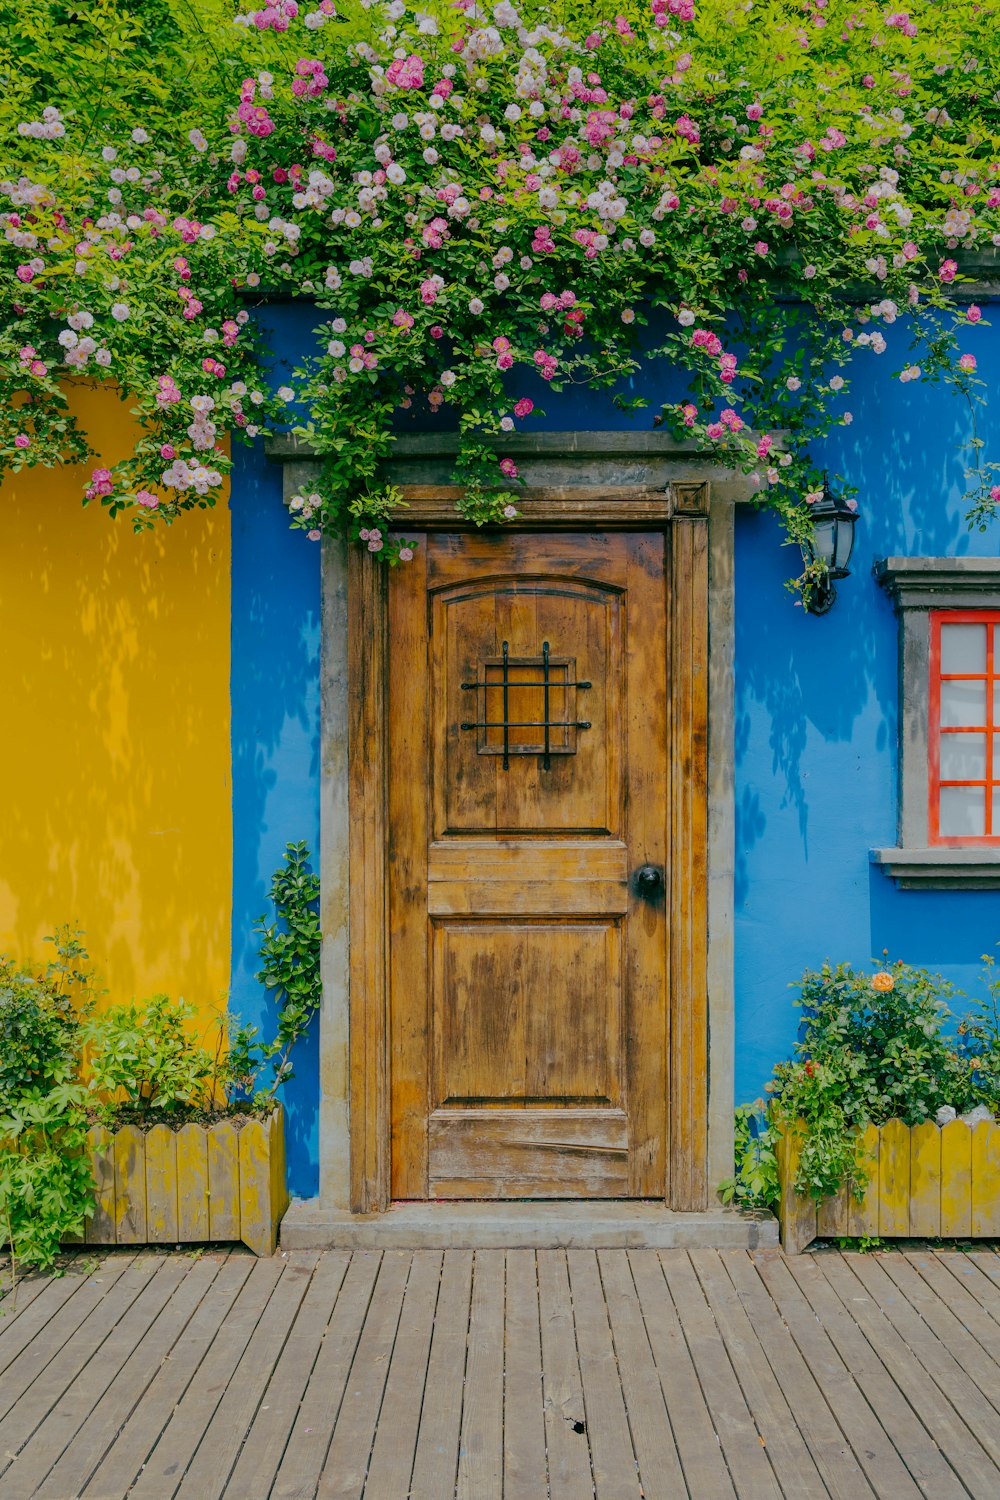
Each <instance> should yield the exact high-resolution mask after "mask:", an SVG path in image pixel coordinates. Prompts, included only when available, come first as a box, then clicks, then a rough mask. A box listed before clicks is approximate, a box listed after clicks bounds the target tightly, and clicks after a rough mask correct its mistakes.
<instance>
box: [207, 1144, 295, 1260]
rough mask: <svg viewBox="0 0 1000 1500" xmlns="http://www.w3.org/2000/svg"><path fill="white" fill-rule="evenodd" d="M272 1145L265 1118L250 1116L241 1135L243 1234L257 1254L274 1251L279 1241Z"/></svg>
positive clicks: (241, 1229) (272, 1252) (241, 1216)
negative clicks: (273, 1200) (274, 1211)
mask: <svg viewBox="0 0 1000 1500" xmlns="http://www.w3.org/2000/svg"><path fill="white" fill-rule="evenodd" d="M269 1146H270V1142H269V1140H268V1133H267V1127H266V1125H265V1124H264V1122H263V1121H262V1120H248V1121H247V1123H246V1124H245V1125H244V1126H243V1128H242V1129H241V1131H240V1135H239V1154H240V1188H239V1192H240V1212H239V1218H240V1238H241V1239H242V1241H243V1243H244V1244H245V1245H248V1246H249V1247H250V1249H251V1250H252V1251H253V1252H254V1254H255V1255H273V1254H274V1250H275V1245H276V1244H277V1235H278V1225H277V1223H276V1222H275V1219H274V1215H273V1214H272V1212H271V1163H270V1150H269ZM209 1203H210V1204H211V1199H210V1200H209ZM210 1222H211V1220H210Z"/></svg>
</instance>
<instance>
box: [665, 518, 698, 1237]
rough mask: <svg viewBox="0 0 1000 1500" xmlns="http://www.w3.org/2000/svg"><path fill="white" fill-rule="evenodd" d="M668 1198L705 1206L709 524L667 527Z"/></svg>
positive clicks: (675, 1204)
mask: <svg viewBox="0 0 1000 1500" xmlns="http://www.w3.org/2000/svg"><path fill="white" fill-rule="evenodd" d="M667 602H668V606H669V611H670V629H669V636H670V642H669V649H670V670H669V672H668V680H669V684H670V736H671V753H670V796H669V808H670V812H669V817H670V823H669V828H670V837H669V849H670V860H671V868H670V920H669V930H670V953H669V962H670V983H669V995H670V1081H669V1086H668V1091H667V1092H668V1099H669V1101H670V1103H669V1110H670V1118H669V1124H668V1136H669V1142H670V1146H669V1151H670V1156H669V1169H668V1202H669V1203H670V1206H671V1208H674V1209H677V1210H699V1209H704V1208H706V1207H707V1205H708V1177H707V1152H708V1130H707V1115H706V1110H707V1096H706V1091H705V1084H706V1079H707V1077H708V998H707V995H708V990H707V973H708V968H707V956H708V879H707V847H708V844H707V829H708V791H707V788H708V697H707V694H708V522H707V520H705V519H704V518H701V517H699V518H697V519H696V518H690V519H688V518H685V519H684V520H681V521H678V522H677V523H676V524H675V525H674V526H672V527H671V531H670V576H669V583H668V588H667Z"/></svg>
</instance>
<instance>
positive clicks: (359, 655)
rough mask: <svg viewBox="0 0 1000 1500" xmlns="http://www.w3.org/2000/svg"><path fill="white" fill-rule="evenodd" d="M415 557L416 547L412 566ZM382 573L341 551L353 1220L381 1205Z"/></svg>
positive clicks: (353, 550) (385, 1110) (384, 1102)
mask: <svg viewBox="0 0 1000 1500" xmlns="http://www.w3.org/2000/svg"><path fill="white" fill-rule="evenodd" d="M424 552H425V549H424V548H423V547H420V548H418V550H417V553H416V555H415V557H414V563H417V560H418V559H422V558H423V556H424ZM418 565H419V564H418ZM409 566H411V565H409V564H408V567H409ZM388 572H389V569H388V568H386V567H385V566H384V565H383V564H382V563H380V562H378V561H377V559H376V558H375V557H373V556H372V555H371V554H370V553H367V552H363V551H362V550H361V548H360V547H349V548H348V551H347V658H348V665H347V670H348V755H347V766H348V800H349V805H350V850H349V857H350V870H351V880H350V934H351V937H350V1011H351V1014H350V1094H351V1099H350V1104H351V1108H350V1119H351V1207H352V1208H353V1209H354V1210H355V1212H356V1213H371V1212H373V1211H377V1210H380V1209H384V1208H387V1207H388V1203H389V1101H388V1097H387V1095H388V1080H387V1077H386V1071H385V1057H386V1036H387V1030H388V1016H387V999H388V996H387V984H386V974H387V957H388V955H387V951H386V949H387V941H388V934H387V930H386V899H387V895H386V893H387V881H386V846H385V840H386V830H387V828H388V817H387V812H388V808H387V801H388V763H389V757H388V671H389V663H390V661H391V656H390V653H389V649H388V645H389V643H388V628H387V624H388V619H387V617H388V606H387V592H386V591H387V587H388V578H387V575H388ZM404 572H405V570H404Z"/></svg>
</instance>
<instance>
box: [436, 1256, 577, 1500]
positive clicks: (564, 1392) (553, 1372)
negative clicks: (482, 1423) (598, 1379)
mask: <svg viewBox="0 0 1000 1500" xmlns="http://www.w3.org/2000/svg"><path fill="white" fill-rule="evenodd" d="M537 1258H538V1309H539V1319H540V1322H541V1333H542V1385H543V1393H544V1401H545V1437H546V1448H547V1451H548V1460H549V1489H550V1493H551V1496H552V1500H580V1497H584V1496H590V1495H592V1494H593V1479H592V1476H591V1471H590V1450H589V1445H588V1442H587V1437H586V1432H587V1414H586V1410H585V1408H584V1404H583V1385H582V1382H581V1379H580V1362H579V1356H578V1353H577V1347H576V1330H575V1328H574V1323H573V1303H572V1300H571V1298H570V1288H569V1274H568V1270H567V1265H566V1254H565V1251H562V1250H539V1251H538V1257H537ZM428 1500H429V1497H428Z"/></svg>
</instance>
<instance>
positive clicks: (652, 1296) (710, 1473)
mask: <svg viewBox="0 0 1000 1500" xmlns="http://www.w3.org/2000/svg"><path fill="white" fill-rule="evenodd" d="M628 1259H629V1267H630V1269H631V1271H632V1276H633V1279H634V1281H635V1287H636V1291H637V1292H638V1294H639V1303H640V1306H641V1307H642V1316H643V1322H644V1323H645V1325H646V1334H647V1337H648V1338H649V1345H650V1349H651V1351H652V1355H653V1361H654V1363H655V1365H656V1371H657V1375H658V1376H659V1381H660V1387H661V1389H662V1391H663V1399H664V1401H665V1403H666V1407H667V1411H668V1412H669V1413H670V1419H671V1422H672V1424H673V1431H674V1436H675V1439H676V1442H677V1451H678V1454H679V1455H680V1460H681V1467H682V1469H683V1471H684V1478H685V1480H686V1482H687V1486H688V1489H689V1490H690V1492H691V1494H692V1496H694V1495H699V1496H700V1495H705V1496H708V1495H711V1496H712V1500H716V1497H718V1500H724V1497H731V1496H733V1495H734V1494H735V1490H734V1489H733V1485H732V1481H731V1479H730V1477H729V1472H728V1470H727V1468H726V1464H725V1461H724V1459H723V1457H722V1450H721V1448H720V1446H719V1438H718V1435H717V1432H716V1427H715V1421H714V1416H713V1414H712V1413H711V1412H710V1411H709V1408H708V1404H707V1402H706V1399H705V1394H704V1392H703V1390H702V1387H701V1385H700V1383H699V1379H698V1372H697V1370H696V1369H695V1366H694V1364H693V1362H692V1359H691V1351H690V1349H689V1347H688V1342H687V1340H686V1339H685V1337H684V1332H683V1330H682V1328H681V1324H680V1320H679V1318H678V1316H677V1309H676V1308H675V1306H674V1302H673V1298H672V1297H671V1295H670V1292H669V1290H668V1288H667V1284H666V1282H665V1281H664V1279H663V1269H662V1267H661V1265H660V1261H659V1257H658V1255H657V1253H656V1251H655V1250H630V1251H629V1252H628Z"/></svg>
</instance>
